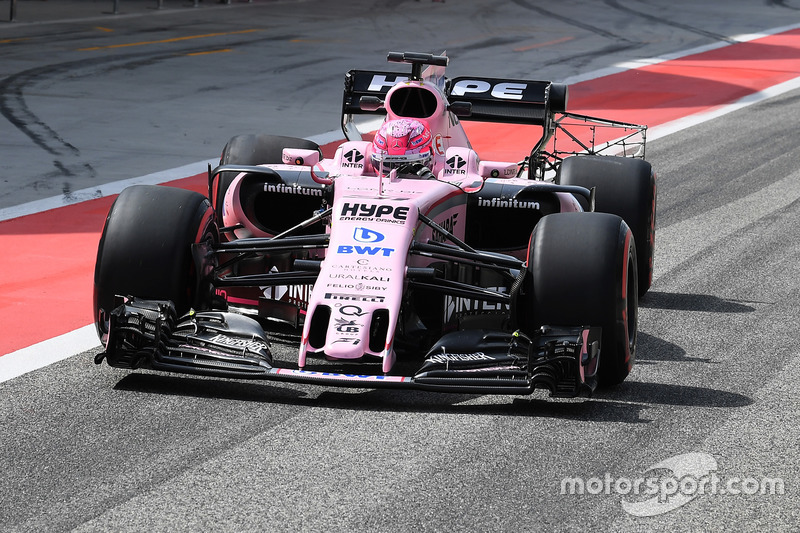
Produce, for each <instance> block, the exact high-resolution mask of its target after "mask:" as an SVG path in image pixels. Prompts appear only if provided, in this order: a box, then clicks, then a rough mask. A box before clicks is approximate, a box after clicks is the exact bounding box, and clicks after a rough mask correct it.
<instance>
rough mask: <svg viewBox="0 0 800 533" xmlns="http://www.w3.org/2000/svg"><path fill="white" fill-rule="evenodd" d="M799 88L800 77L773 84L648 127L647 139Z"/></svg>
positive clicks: (685, 127)
mask: <svg viewBox="0 0 800 533" xmlns="http://www.w3.org/2000/svg"><path fill="white" fill-rule="evenodd" d="M799 88H800V77H797V78H794V79H793V80H788V81H785V82H783V83H779V84H778V85H773V86H772V87H767V88H766V89H764V90H762V91H758V92H757V93H752V94H748V95H747V96H744V97H742V98H740V99H739V100H737V101H735V102H733V103H730V104H725V105H722V106H719V107H715V108H712V109H708V110H706V111H701V112H699V113H695V114H694V115H689V116H687V117H684V118H679V119H677V120H673V121H672V122H667V123H665V124H660V125H658V126H653V127H652V128H648V129H647V140H648V141H651V140H655V139H660V138H662V137H666V136H667V135H669V134H671V133H675V132H677V131H681V130H685V129H687V128H691V127H692V126H697V125H698V124H702V123H703V122H707V121H709V120H713V119H715V118H718V117H721V116H723V115H727V114H728V113H733V112H734V111H738V110H740V109H742V108H744V107H747V106H749V105H753V104H756V103H758V102H763V101H764V100H768V99H770V98H774V97H775V96H779V95H781V94H783V93H787V92H789V91H793V90H795V89H799Z"/></svg>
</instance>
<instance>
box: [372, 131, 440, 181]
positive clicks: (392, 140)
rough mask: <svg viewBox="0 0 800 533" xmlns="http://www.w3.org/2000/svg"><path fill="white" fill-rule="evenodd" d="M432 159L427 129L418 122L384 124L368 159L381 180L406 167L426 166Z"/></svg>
mask: <svg viewBox="0 0 800 533" xmlns="http://www.w3.org/2000/svg"><path fill="white" fill-rule="evenodd" d="M432 158H433V136H432V135H431V129H430V128H429V127H428V125H427V124H426V123H425V122H423V121H421V120H417V119H413V118H400V119H395V120H387V121H386V122H384V123H383V125H382V126H381V129H380V130H378V132H377V133H376V134H375V137H374V138H373V140H372V154H371V156H370V159H371V161H372V166H373V168H375V170H376V171H377V172H378V174H379V175H381V176H385V175H387V174H389V172H391V171H392V169H400V168H402V167H404V166H406V165H410V164H419V165H422V166H429V165H430V162H431V159H432Z"/></svg>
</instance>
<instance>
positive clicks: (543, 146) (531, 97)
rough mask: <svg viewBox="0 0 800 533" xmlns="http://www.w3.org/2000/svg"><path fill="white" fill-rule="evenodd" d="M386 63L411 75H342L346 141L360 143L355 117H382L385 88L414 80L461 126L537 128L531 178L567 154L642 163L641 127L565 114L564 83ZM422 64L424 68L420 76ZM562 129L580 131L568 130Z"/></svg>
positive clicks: (415, 60)
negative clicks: (435, 94) (435, 91)
mask: <svg viewBox="0 0 800 533" xmlns="http://www.w3.org/2000/svg"><path fill="white" fill-rule="evenodd" d="M388 60H389V61H390V62H396V63H410V64H411V66H412V68H411V73H410V74H409V73H401V72H393V71H375V70H351V71H349V72H348V73H347V74H346V75H345V82H344V96H343V99H342V131H343V132H344V134H345V137H346V138H347V139H348V140H360V139H361V132H360V131H359V130H358V127H357V126H356V124H355V122H354V117H355V116H358V115H375V116H376V117H381V116H385V115H386V109H385V108H384V107H383V101H384V98H385V96H386V93H387V92H389V89H391V88H392V87H393V86H394V85H396V84H398V83H402V82H406V81H409V80H417V81H421V82H422V83H423V84H424V83H431V84H433V85H436V86H437V87H438V88H439V90H440V91H441V93H442V94H443V95H444V97H445V99H446V101H447V106H448V110H449V111H451V112H453V113H454V114H455V115H456V116H457V117H458V118H459V120H461V121H480V122H495V123H504V124H525V125H534V126H541V127H542V135H541V137H540V138H539V139H538V140H536V141H535V142H533V143H532V144H533V146H532V148H531V152H530V155H529V156H528V157H526V158H525V161H524V162H523V165H524V166H525V167H527V169H528V175H529V177H531V178H538V179H543V177H544V174H545V172H548V173H549V172H550V171H555V170H557V169H558V166H559V165H560V163H561V160H563V158H564V157H566V156H569V155H576V154H581V153H583V154H586V153H588V154H601V155H623V156H627V157H638V158H644V146H645V131H646V129H647V126H641V125H638V124H630V123H626V122H619V121H613V120H606V119H599V118H595V117H589V116H585V115H578V114H575V113H567V100H568V93H569V91H568V87H567V85H565V84H561V83H554V82H550V81H536V80H517V79H502V78H483V77H473V76H469V77H458V78H453V79H448V78H445V77H444V67H445V66H446V65H447V63H448V58H447V57H446V56H444V55H441V56H434V55H431V54H419V53H414V52H390V53H389V56H388ZM423 65H430V66H429V67H428V69H426V70H425V72H423V71H422V66H423ZM565 126H570V127H571V128H577V129H578V130H584V131H570V130H569V129H568V128H566V127H565ZM611 130H614V131H613V132H612V131H611ZM558 132H560V133H562V135H561V136H560V138H561V143H560V145H561V147H562V148H557V147H556V146H555V141H556V140H557V139H556V136H555V134H556V133H558ZM617 134H619V135H621V136H622V137H621V139H619V138H618V137H616V135H617ZM551 140H552V141H553V142H551Z"/></svg>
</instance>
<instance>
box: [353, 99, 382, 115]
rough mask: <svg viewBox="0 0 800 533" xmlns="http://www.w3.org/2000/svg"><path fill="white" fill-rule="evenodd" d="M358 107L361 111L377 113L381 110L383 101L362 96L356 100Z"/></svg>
mask: <svg viewBox="0 0 800 533" xmlns="http://www.w3.org/2000/svg"><path fill="white" fill-rule="evenodd" d="M358 107H359V108H361V111H377V110H379V109H382V108H383V100H381V99H380V98H378V97H377V96H362V97H361V98H359V99H358Z"/></svg>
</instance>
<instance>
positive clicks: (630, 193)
mask: <svg viewBox="0 0 800 533" xmlns="http://www.w3.org/2000/svg"><path fill="white" fill-rule="evenodd" d="M558 182H559V183H561V184H562V185H580V186H581V187H586V188H587V189H591V188H592V187H596V190H595V211H597V212H598V213H611V214H614V215H617V216H620V217H622V218H623V220H625V222H626V223H627V224H628V226H629V227H630V228H631V231H632V232H633V237H634V239H635V240H636V251H637V256H638V260H639V267H638V268H639V272H638V274H639V296H640V297H641V296H644V295H645V293H647V291H648V290H649V289H650V285H651V284H652V281H653V257H654V253H655V235H656V175H655V173H654V172H653V168H652V166H651V165H650V163H648V162H647V161H644V160H642V159H633V158H630V157H612V156H590V155H586V156H583V155H581V156H574V157H568V158H566V159H564V161H563V162H562V163H561V168H560V170H559V175H558ZM579 200H583V199H582V198H579ZM586 207H587V206H586V205H584V208H586Z"/></svg>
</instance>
